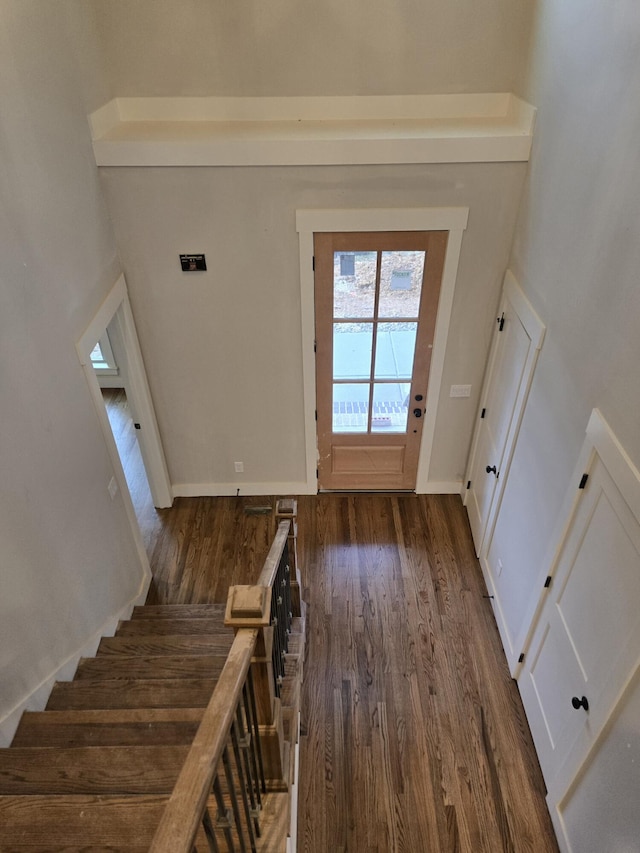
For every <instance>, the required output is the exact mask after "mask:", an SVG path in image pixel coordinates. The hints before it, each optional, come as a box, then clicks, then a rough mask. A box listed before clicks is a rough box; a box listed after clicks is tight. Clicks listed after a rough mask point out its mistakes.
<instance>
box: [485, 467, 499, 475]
mask: <svg viewBox="0 0 640 853" xmlns="http://www.w3.org/2000/svg"><path fill="white" fill-rule="evenodd" d="M486 471H487V474H495V475H496V477H497V476H498V469H497V468H496V466H495V465H487V467H486Z"/></svg>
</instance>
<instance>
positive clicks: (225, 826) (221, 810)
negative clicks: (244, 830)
mask: <svg viewBox="0 0 640 853" xmlns="http://www.w3.org/2000/svg"><path fill="white" fill-rule="evenodd" d="M213 794H214V796H215V798H216V804H217V806H218V818H217V821H216V823H217V825H218V827H219V828H220V829H221V830H222V832H223V833H224V837H225V839H226V842H227V850H228V851H229V853H235V849H236V846H235V844H234V842H233V833H232V832H231V826H232V822H231V816H230V814H229V811H228V809H227V808H226V806H225V804H224V797H223V795H222V788H221V786H220V777H219V776H218V774H217V773H216V777H215V779H214V780H213Z"/></svg>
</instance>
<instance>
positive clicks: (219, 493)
mask: <svg viewBox="0 0 640 853" xmlns="http://www.w3.org/2000/svg"><path fill="white" fill-rule="evenodd" d="M314 479H315V469H314ZM316 492H317V489H316V488H315V487H313V488H311V487H309V484H308V483H305V482H291V483H272V482H265V483H240V482H237V483H174V484H173V494H174V495H175V497H177V498H201V497H235V496H237V497H247V496H248V495H278V496H280V497H282V496H283V495H315V494H316Z"/></svg>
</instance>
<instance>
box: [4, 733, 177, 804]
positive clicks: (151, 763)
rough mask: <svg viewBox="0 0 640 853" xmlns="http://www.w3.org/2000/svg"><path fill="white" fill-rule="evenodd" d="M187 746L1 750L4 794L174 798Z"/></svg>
mask: <svg viewBox="0 0 640 853" xmlns="http://www.w3.org/2000/svg"><path fill="white" fill-rule="evenodd" d="M189 748H190V745H188V744H185V745H183V746H119V747H116V746H107V747H99V746H90V747H81V748H72V749H50V748H49V747H28V748H19V747H15V748H13V749H2V750H0V795H2V796H7V795H18V794H30V795H34V794H170V793H171V791H172V790H173V787H174V785H175V782H176V779H177V778H178V774H179V772H180V769H181V768H182V765H183V763H184V761H185V759H186V757H187V753H188V752H189Z"/></svg>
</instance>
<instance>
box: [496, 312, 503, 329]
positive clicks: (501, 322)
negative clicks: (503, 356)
mask: <svg viewBox="0 0 640 853" xmlns="http://www.w3.org/2000/svg"><path fill="white" fill-rule="evenodd" d="M496 323H498V324H499V325H498V331H499V332H501V331H502V330H503V329H504V311H503V312H502V317H498V318H497V320H496Z"/></svg>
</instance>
